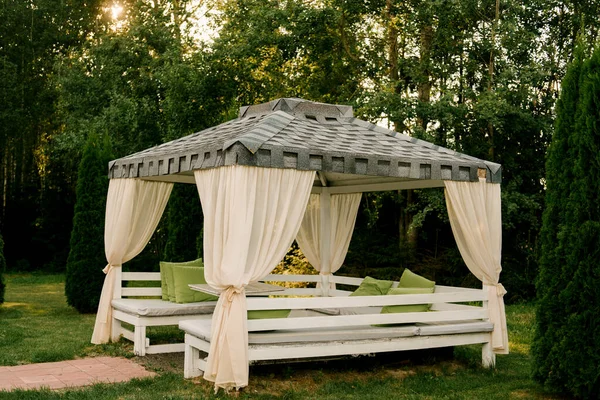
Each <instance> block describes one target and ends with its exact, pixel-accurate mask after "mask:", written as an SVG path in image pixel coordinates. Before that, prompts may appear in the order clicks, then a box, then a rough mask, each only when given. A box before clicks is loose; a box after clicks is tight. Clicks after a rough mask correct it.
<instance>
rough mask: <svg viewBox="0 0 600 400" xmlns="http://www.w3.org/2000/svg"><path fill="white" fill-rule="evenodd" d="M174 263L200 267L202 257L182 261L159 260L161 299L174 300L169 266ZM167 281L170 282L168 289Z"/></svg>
mask: <svg viewBox="0 0 600 400" xmlns="http://www.w3.org/2000/svg"><path fill="white" fill-rule="evenodd" d="M174 265H184V266H195V267H202V266H203V264H202V259H201V258H198V259H196V260H192V261H183V262H168V261H161V262H160V287H161V291H162V299H163V300H166V301H175V291H174V289H175V288H174V286H173V285H174V283H173V273H172V270H171V267H172V266H174ZM169 283H170V284H171V289H170V290H169Z"/></svg>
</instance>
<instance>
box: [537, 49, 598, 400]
mask: <svg viewBox="0 0 600 400" xmlns="http://www.w3.org/2000/svg"><path fill="white" fill-rule="evenodd" d="M583 54H584V50H583V49H581V48H580V49H579V52H578V53H577V56H576V57H575V60H574V61H573V63H572V64H571V66H570V67H569V70H568V72H567V75H566V76H565V79H564V81H563V85H562V92H561V96H560V99H559V101H558V104H557V119H556V130H555V134H554V137H553V140H552V144H551V146H550V149H549V152H548V161H547V173H546V182H547V190H546V193H547V194H546V209H545V211H544V218H543V226H542V235H541V237H542V241H541V249H542V251H541V256H540V273H539V276H538V280H537V296H538V308H537V313H536V316H537V319H536V324H537V325H536V332H535V340H534V346H533V354H534V371H533V375H534V377H535V378H536V379H537V380H538V381H540V382H542V383H544V384H546V385H547V386H549V387H552V388H555V389H558V390H561V391H564V392H568V393H570V394H572V395H574V396H576V397H578V398H597V397H598V396H599V395H600V376H599V375H598V364H599V363H600V356H599V354H598V348H600V336H599V335H598V332H597V327H598V326H599V325H600V318H599V315H600V314H599V313H600V300H599V298H600V291H599V290H598V287H599V285H600V277H599V274H598V265H597V260H598V257H599V256H600V252H599V251H600V250H599V245H600V208H599V206H598V195H599V194H600V184H599V183H598V178H599V177H598V168H597V167H598V165H599V164H598V163H599V161H600V158H599V154H600V153H599V146H600V124H599V123H598V121H600V73H599V71H600V48H599V49H597V50H596V51H595V52H594V53H593V55H592V56H591V57H590V58H589V59H587V60H584V55H583Z"/></svg>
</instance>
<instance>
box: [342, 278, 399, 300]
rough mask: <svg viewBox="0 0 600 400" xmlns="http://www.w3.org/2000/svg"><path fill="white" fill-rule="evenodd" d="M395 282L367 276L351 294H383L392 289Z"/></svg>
mask: <svg viewBox="0 0 600 400" xmlns="http://www.w3.org/2000/svg"><path fill="white" fill-rule="evenodd" d="M393 284H394V282H392V281H384V280H380V279H375V278H371V277H370V276H367V277H366V278H365V279H363V281H362V283H361V284H360V286H359V287H358V288H357V289H356V290H355V291H354V292H352V293H350V296H381V295H384V294H386V293H387V292H388V290H390V288H391V287H392V285H393Z"/></svg>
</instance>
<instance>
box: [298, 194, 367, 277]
mask: <svg viewBox="0 0 600 400" xmlns="http://www.w3.org/2000/svg"><path fill="white" fill-rule="evenodd" d="M361 197H362V193H348V194H332V195H331V207H330V215H331V230H330V235H329V237H330V241H329V243H330V245H331V251H330V253H329V255H330V257H329V258H330V259H329V270H328V271H323V270H322V268H321V266H322V263H321V247H320V244H321V195H319V194H311V195H310V199H309V201H308V205H307V207H306V212H305V213H304V218H303V220H302V224H301V225H300V230H299V231H298V235H297V236H296V241H297V242H298V246H299V247H300V250H302V252H303V253H304V255H305V256H306V258H307V260H308V262H309V263H310V264H311V265H312V266H313V267H314V268H315V269H316V270H317V271H319V273H320V274H322V275H323V274H333V273H335V272H336V271H337V270H339V269H340V267H341V266H342V264H343V262H344V259H345V258H346V254H348V246H350V239H352V233H353V232H354V225H355V223H356V215H357V214H358V207H359V205H360V199H361Z"/></svg>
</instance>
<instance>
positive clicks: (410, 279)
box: [398, 268, 435, 288]
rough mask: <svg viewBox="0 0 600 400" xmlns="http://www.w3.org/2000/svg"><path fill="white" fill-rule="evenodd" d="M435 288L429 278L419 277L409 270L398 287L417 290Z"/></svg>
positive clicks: (401, 278)
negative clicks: (415, 288)
mask: <svg viewBox="0 0 600 400" xmlns="http://www.w3.org/2000/svg"><path fill="white" fill-rule="evenodd" d="M434 286H435V282H434V281H430V280H429V279H427V278H424V277H422V276H421V275H417V274H415V273H414V272H412V271H411V270H409V269H408V268H406V269H405V270H404V272H403V273H402V276H401V277H400V283H399V284H398V287H405V288H407V287H417V288H432V287H434Z"/></svg>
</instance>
